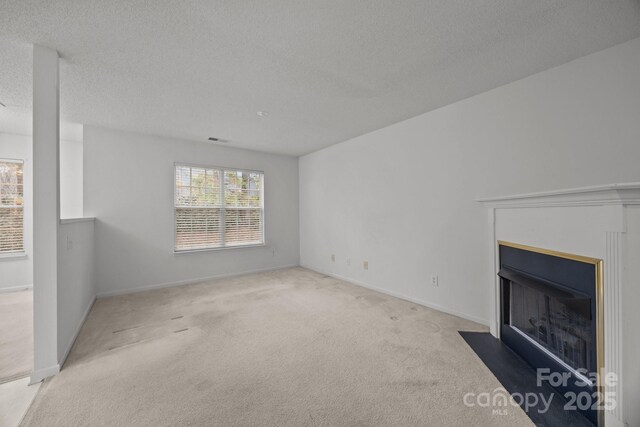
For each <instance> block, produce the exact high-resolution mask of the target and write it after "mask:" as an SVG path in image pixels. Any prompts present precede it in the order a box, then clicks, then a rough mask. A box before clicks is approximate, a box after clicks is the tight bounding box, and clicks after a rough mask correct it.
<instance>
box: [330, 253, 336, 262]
mask: <svg viewBox="0 0 640 427" xmlns="http://www.w3.org/2000/svg"><path fill="white" fill-rule="evenodd" d="M331 262H336V254H331Z"/></svg>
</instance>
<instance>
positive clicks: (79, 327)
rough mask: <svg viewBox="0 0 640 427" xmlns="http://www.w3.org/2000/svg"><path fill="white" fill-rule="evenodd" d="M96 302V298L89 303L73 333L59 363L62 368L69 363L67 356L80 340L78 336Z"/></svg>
mask: <svg viewBox="0 0 640 427" xmlns="http://www.w3.org/2000/svg"><path fill="white" fill-rule="evenodd" d="M95 302H96V297H93V299H92V300H91V303H89V305H88V306H87V308H86V309H85V310H84V313H82V319H81V320H80V322H79V323H78V325H77V326H76V330H75V331H74V332H73V335H72V336H71V339H70V340H69V342H68V343H67V348H66V349H65V351H64V354H63V355H62V358H61V359H60V360H59V361H58V363H59V366H60V367H64V362H66V361H67V356H69V352H70V351H71V347H73V344H74V343H75V342H76V339H77V338H78V334H79V333H80V329H82V326H84V322H86V321H87V316H88V315H89V312H90V311H91V308H92V307H93V304H95Z"/></svg>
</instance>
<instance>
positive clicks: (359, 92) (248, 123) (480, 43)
mask: <svg viewBox="0 0 640 427" xmlns="http://www.w3.org/2000/svg"><path fill="white" fill-rule="evenodd" d="M639 36H640V0H555V1H552V0H536V1H532V0H473V1H470V0H405V1H402V0H401V1H389V0H371V1H357V0H349V1H347V0H313V1H310V0H291V1H277V0H259V1H237V0H235V1H234V0H228V1H222V0H219V1H211V0H193V1H184V0H182V1H169V0H155V1H151V0H146V1H122V0H110V1H103V0H77V1H65V0H60V1H52V0H39V1H38V0H16V1H14V0H2V1H1V2H0V38H1V39H2V42H1V43H0V54H2V60H1V61H0V102H3V103H4V104H7V105H8V109H12V108H21V109H23V110H27V111H28V110H29V109H30V108H31V90H30V86H31V71H30V66H31V53H30V44H31V43H39V44H43V45H46V46H50V47H53V48H56V49H58V51H59V52H60V53H61V56H62V62H61V105H62V118H63V119H64V120H66V121H71V122H77V123H84V124H92V125H100V126H107V127H113V128H118V129H124V130H132V131H138V132H144V133H150V134H156V135H166V136H174V137H180V138H187V139H196V140H203V141H204V140H206V138H207V137H209V136H216V137H219V138H222V139H227V140H229V141H230V142H231V143H232V144H233V145H234V146H238V147H245V148H251V149H255V150H261V151H269V152H276V153H286V154H292V155H300V154H304V153H308V152H311V151H314V150H317V149H320V148H323V147H326V146H329V145H331V144H335V143H338V142H341V141H344V140H346V139H349V138H351V137H354V136H357V135H361V134H363V133H367V132H370V131H373V130H375V129H379V128H381V127H384V126H386V125H389V124H391V123H395V122H398V121H400V120H403V119H406V118H409V117H413V116H415V115H418V114H421V113H424V112H427V111H430V110H433V109H435V108H438V107H441V106H444V105H447V104H450V103H452V102H455V101H457V100H460V99H464V98H467V97H469V96H472V95H474V94H477V93H480V92H483V91H486V90H489V89H492V88H494V87H497V86H500V85H503V84H506V83H509V82H512V81H514V80H517V79H520V78H522V77H525V76H528V75H531V74H534V73H536V72H539V71H542V70H545V69H548V68H551V67H553V66H556V65H559V64H562V63H565V62H567V61H570V60H572V59H575V58H578V57H580V56H584V55H586V54H589V53H591V52H595V51H598V50H601V49H604V48H607V47H610V46H613V45H615V44H618V43H621V42H624V41H627V40H630V39H632V38H635V37H639ZM258 111H266V112H268V115H266V117H259V116H258V115H257V114H256V112H258ZM1 113H2V110H1V109H0V114H1ZM5 113H6V111H5Z"/></svg>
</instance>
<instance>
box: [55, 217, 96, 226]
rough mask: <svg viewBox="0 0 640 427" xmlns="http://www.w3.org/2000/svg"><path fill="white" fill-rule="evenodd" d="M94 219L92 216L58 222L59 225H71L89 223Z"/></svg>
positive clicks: (64, 219)
mask: <svg viewBox="0 0 640 427" xmlns="http://www.w3.org/2000/svg"><path fill="white" fill-rule="evenodd" d="M95 220H96V218H95V217H92V216H88V217H82V218H63V219H61V220H60V224H72V223H74V222H89V221H95Z"/></svg>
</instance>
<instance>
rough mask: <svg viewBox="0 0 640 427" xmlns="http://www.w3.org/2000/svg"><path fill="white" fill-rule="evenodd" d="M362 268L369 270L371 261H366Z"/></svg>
mask: <svg viewBox="0 0 640 427" xmlns="http://www.w3.org/2000/svg"><path fill="white" fill-rule="evenodd" d="M362 268H364V269H365V270H368V269H369V261H364V262H363V263H362Z"/></svg>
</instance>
